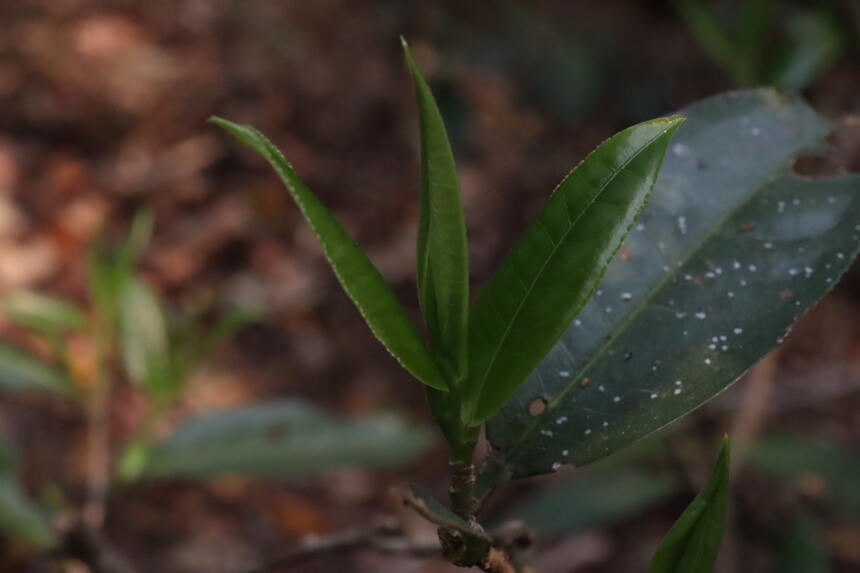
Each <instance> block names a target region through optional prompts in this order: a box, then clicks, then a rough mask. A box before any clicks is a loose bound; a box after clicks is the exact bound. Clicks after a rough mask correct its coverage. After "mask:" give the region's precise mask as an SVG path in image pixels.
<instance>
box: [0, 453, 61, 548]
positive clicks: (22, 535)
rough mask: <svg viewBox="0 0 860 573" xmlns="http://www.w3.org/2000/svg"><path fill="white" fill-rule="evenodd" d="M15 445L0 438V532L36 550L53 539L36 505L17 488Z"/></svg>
mask: <svg viewBox="0 0 860 573" xmlns="http://www.w3.org/2000/svg"><path fill="white" fill-rule="evenodd" d="M16 457H17V455H16V453H15V448H14V447H13V446H12V445H11V444H9V443H8V442H6V441H5V440H0V533H6V534H8V535H10V536H12V537H14V538H15V539H19V540H21V541H24V542H26V543H29V544H30V545H33V546H34V547H36V548H39V549H48V548H50V547H51V546H53V545H54V544H55V543H56V542H57V539H56V537H55V535H54V532H53V531H52V530H51V526H50V524H49V523H48V520H47V519H46V518H45V516H44V515H43V514H42V511H41V510H40V508H39V507H38V506H37V505H36V503H35V502H34V501H32V500H31V499H30V498H29V497H27V495H26V494H25V493H24V492H23V491H22V490H21V486H20V485H19V484H18V480H17V479H16V478H15V475H14V465H15V464H14V460H15V458H16Z"/></svg>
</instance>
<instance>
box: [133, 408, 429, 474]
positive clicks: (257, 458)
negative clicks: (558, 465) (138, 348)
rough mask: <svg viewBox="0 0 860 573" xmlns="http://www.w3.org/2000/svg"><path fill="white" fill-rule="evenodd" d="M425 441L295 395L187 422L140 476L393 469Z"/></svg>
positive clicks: (424, 435)
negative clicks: (332, 411) (321, 408)
mask: <svg viewBox="0 0 860 573" xmlns="http://www.w3.org/2000/svg"><path fill="white" fill-rule="evenodd" d="M428 443H429V434H428V432H427V431H426V430H424V429H423V428H418V427H415V426H409V425H407V424H406V423H404V422H403V421H402V420H401V419H399V418H397V417H394V416H389V415H368V416H364V417H360V418H356V419H353V420H339V419H336V418H333V417H332V416H329V415H327V414H325V413H324V412H321V411H319V410H317V409H316V408H314V407H313V406H311V405H310V404H307V403H305V402H302V401H299V400H281V401H270V402H267V403H265V404H257V405H251V406H246V407H243V408H237V409H233V410H229V411H224V412H213V413H209V414H204V415H202V416H200V417H198V418H195V419H192V420H189V421H188V422H186V423H185V424H183V425H182V426H180V427H179V428H178V429H177V430H176V432H175V433H174V434H173V435H171V436H170V437H168V438H167V439H166V440H165V441H163V442H161V443H160V444H157V445H156V446H155V447H154V448H153V449H152V450H150V451H149V452H148V454H147V455H146V456H145V458H146V459H145V460H144V461H142V462H138V466H139V468H140V471H141V472H142V474H141V475H142V476H144V477H187V478H205V477H210V476H214V475H220V474H243V475H265V476H282V477H297V476H304V475H311V474H314V473H318V472H322V471H326V470H330V469H333V468H341V467H350V466H361V467H392V466H397V465H400V464H404V463H406V462H408V461H410V460H411V459H412V458H413V457H414V456H415V455H416V454H417V453H418V452H420V451H421V450H422V449H424V448H425V447H426V446H427V445H428Z"/></svg>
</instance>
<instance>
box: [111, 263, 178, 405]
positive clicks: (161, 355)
mask: <svg viewBox="0 0 860 573" xmlns="http://www.w3.org/2000/svg"><path fill="white" fill-rule="evenodd" d="M120 336H121V344H122V358H123V364H124V366H125V371H126V374H127V375H128V377H129V379H131V381H132V382H134V383H135V384H137V385H138V386H140V387H142V388H145V389H146V390H147V392H148V393H150V394H156V393H159V392H160V391H162V390H166V388H165V386H172V384H173V381H172V380H171V377H170V354H169V352H170V350H169V348H168V339H167V325H166V320H165V317H164V312H163V310H162V308H161V303H160V302H159V300H158V299H157V298H156V296H155V294H154V293H153V292H152V290H151V289H150V288H149V286H148V285H147V284H146V283H144V282H143V281H142V280H140V279H137V278H134V277H129V278H128V279H127V280H126V281H124V284H123V286H122V292H121V294H120Z"/></svg>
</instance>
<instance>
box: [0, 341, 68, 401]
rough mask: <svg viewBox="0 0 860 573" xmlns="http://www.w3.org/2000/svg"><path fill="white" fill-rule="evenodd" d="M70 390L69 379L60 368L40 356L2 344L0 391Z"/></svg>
mask: <svg viewBox="0 0 860 573" xmlns="http://www.w3.org/2000/svg"><path fill="white" fill-rule="evenodd" d="M46 390H47V391H51V392H59V393H61V394H65V393H67V392H68V379H67V377H66V376H65V374H63V372H61V371H60V370H58V369H56V368H54V367H53V366H51V365H50V364H47V363H45V362H43V361H42V360H40V359H39V358H37V357H35V356H33V355H32V354H29V353H27V352H24V351H23V350H19V349H17V348H13V347H11V346H5V345H0V392H32V391H40V392H41V391H46Z"/></svg>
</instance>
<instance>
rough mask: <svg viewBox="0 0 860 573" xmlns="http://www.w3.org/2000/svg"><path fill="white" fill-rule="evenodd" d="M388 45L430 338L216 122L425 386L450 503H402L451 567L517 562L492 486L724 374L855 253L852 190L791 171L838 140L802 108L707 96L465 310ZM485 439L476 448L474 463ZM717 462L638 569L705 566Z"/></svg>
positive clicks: (570, 209)
mask: <svg viewBox="0 0 860 573" xmlns="http://www.w3.org/2000/svg"><path fill="white" fill-rule="evenodd" d="M404 49H405V52H406V60H407V63H408V67H409V70H410V72H411V75H412V78H413V80H414V84H415V91H416V94H417V108H418V115H419V125H420V139H421V193H420V218H419V225H418V240H417V285H418V301H419V306H420V308H421V314H422V316H423V319H424V324H425V327H426V340H427V342H426V343H425V340H424V337H423V336H422V335H421V334H420V333H419V331H418V330H417V329H416V327H415V326H414V325H413V324H412V323H411V322H410V320H409V319H408V317H407V314H406V312H405V310H404V309H403V307H402V306H401V305H400V303H399V302H398V301H397V299H396V298H395V296H394V294H393V292H392V290H391V288H390V287H389V286H388V285H387V284H386V282H385V281H384V279H383V277H382V275H381V274H380V273H379V271H378V270H377V269H376V268H375V267H374V266H373V264H372V263H371V261H370V260H369V259H368V257H367V256H366V255H365V254H364V252H363V251H362V250H361V249H360V248H359V247H358V246H357V245H356V243H355V242H354V241H353V240H352V239H351V238H350V236H349V235H348V234H347V233H346V231H345V230H344V229H343V228H342V227H341V226H340V224H339V223H338V222H337V221H336V220H335V219H334V217H333V216H332V215H331V214H330V213H329V211H328V210H327V209H326V208H325V207H324V206H323V204H322V203H321V202H320V201H319V199H317V198H316V196H315V195H314V194H313V193H312V192H311V191H310V190H309V189H308V188H307V187H306V186H305V184H304V183H302V181H301V180H300V179H299V177H298V176H297V174H296V173H295V171H294V170H293V168H292V167H291V166H290V164H289V163H288V162H287V161H286V160H285V159H284V157H283V155H282V154H281V153H280V151H279V150H278V149H277V148H276V147H275V146H274V145H273V144H272V143H271V142H270V141H269V140H268V139H266V138H265V137H264V136H263V135H262V134H261V133H260V132H259V131H257V130H256V129H254V128H253V127H250V126H247V125H239V124H236V123H232V122H230V121H227V120H225V119H220V118H213V119H212V121H213V122H214V123H215V124H217V125H219V126H220V127H222V128H224V129H225V130H227V131H228V132H230V133H231V134H232V135H234V136H235V137H236V138H238V139H239V140H240V141H242V142H244V143H245V144H247V145H249V146H250V147H251V148H253V149H254V150H256V151H257V152H258V153H259V154H260V155H262V156H263V157H264V158H265V159H266V160H267V161H268V162H269V163H270V164H271V166H272V167H273V168H274V169H275V171H276V172H277V174H278V175H279V176H280V178H281V179H282V181H283V183H284V184H285V186H286V188H287V190H288V192H289V193H290V194H291V196H292V197H293V199H294V200H295V202H296V204H297V205H298V207H299V209H300V211H301V212H302V214H303V215H304V217H305V219H306V220H307V222H308V223H309V224H310V226H311V227H312V229H313V230H314V232H315V234H316V236H317V238H318V239H319V242H320V243H321V245H322V248H323V252H324V254H325V256H326V258H327V259H328V262H329V263H330V264H331V266H332V268H333V269H334V272H335V275H336V277H337V279H338V281H339V282H340V284H341V285H342V286H343V288H344V290H345V291H346V293H347V295H348V296H349V297H350V298H351V299H352V301H353V302H354V303H355V305H356V307H357V308H358V310H359V312H360V313H361V315H362V316H363V318H364V319H365V321H366V322H367V324H368V326H369V327H370V329H371V331H372V332H373V334H374V335H375V336H376V337H377V338H378V339H379V340H380V342H381V343H382V344H383V345H384V346H385V347H386V348H387V350H388V351H389V352H390V353H391V355H392V356H393V357H394V358H395V359H396V360H397V361H398V362H399V363H400V364H401V366H403V368H404V369H405V370H406V371H408V372H409V373H410V374H411V375H412V376H413V377H414V378H416V379H417V380H419V381H420V382H422V383H423V384H424V385H425V387H426V388H425V389H426V392H427V398H428V404H429V407H430V410H431V412H432V414H433V416H434V418H435V419H436V421H437V422H438V425H439V428H440V430H441V433H442V434H443V435H444V437H445V439H446V441H447V443H448V447H449V453H450V479H451V485H450V496H451V505H450V509H449V508H447V507H445V506H444V505H443V504H441V503H439V502H438V501H435V500H434V499H432V497H430V496H429V495H428V494H426V493H425V492H424V491H423V490H421V489H419V488H417V487H413V488H412V492H411V494H409V495H408V496H407V498H406V502H407V503H408V504H410V505H412V506H413V507H414V508H415V509H416V510H418V511H419V512H420V513H421V514H422V515H424V516H425V517H427V518H428V519H430V520H431V521H433V522H434V523H437V524H438V525H439V526H440V541H441V544H442V548H443V552H444V554H445V556H446V557H447V558H448V559H449V560H451V561H452V562H453V563H455V564H457V565H461V566H478V567H481V568H482V569H484V570H485V571H513V570H515V568H516V567H517V555H516V551H515V544H512V543H505V542H504V541H503V540H502V539H501V538H500V537H494V536H492V535H490V534H488V533H487V531H486V530H485V528H484V527H483V526H482V525H481V523H480V519H479V517H480V512H481V509H482V506H483V504H484V501H485V500H486V498H487V497H488V496H489V494H490V493H491V492H492V491H493V489H494V488H495V487H496V486H498V485H499V484H501V483H503V482H504V481H506V480H509V479H512V478H518V477H525V476H530V475H536V474H543V473H549V472H554V471H556V470H557V469H559V468H560V467H561V466H562V465H564V464H569V463H571V464H576V465H577V466H582V465H585V464H588V463H590V462H593V461H595V460H597V459H599V458H602V457H605V456H607V455H609V454H612V453H613V452H615V451H617V450H619V449H620V448H622V447H624V446H626V445H628V444H630V443H631V442H633V441H635V440H637V439H639V438H641V437H643V436H646V435H648V434H650V433H652V432H654V431H656V430H658V429H660V428H661V427H663V426H665V425H667V424H669V423H670V422H672V421H673V420H675V419H677V418H679V417H681V416H683V415H684V414H686V413H688V412H690V411H692V410H693V409H695V408H696V407H698V406H699V405H701V404H702V403H704V402H705V401H707V400H708V399H710V398H712V397H713V396H715V395H716V394H718V393H720V392H721V391H722V390H724V389H725V388H726V387H727V386H728V385H729V384H731V383H732V382H733V381H734V380H736V379H738V378H739V377H740V376H741V375H742V374H743V373H744V372H745V371H746V370H747V369H748V368H749V367H750V366H751V365H753V364H754V363H755V362H756V361H757V360H758V359H759V358H761V357H762V356H763V355H764V354H765V353H767V352H768V351H769V350H770V349H771V348H772V347H773V346H775V345H776V344H778V343H779V342H781V340H782V338H783V337H784V336H785V334H786V332H787V330H788V329H789V328H790V327H791V325H792V324H793V322H794V321H795V320H796V319H797V318H798V317H799V316H800V315H801V314H802V313H803V311H804V310H806V309H807V308H809V307H810V306H812V305H813V304H814V303H815V302H816V301H817V300H818V299H819V298H820V297H821V296H822V295H823V294H824V293H825V292H827V291H828V290H829V289H830V288H831V287H832V286H833V284H835V282H836V280H837V279H838V277H839V276H840V274H841V273H842V272H843V271H844V270H845V269H846V267H847V265H848V263H849V261H850V260H851V259H852V258H853V256H854V254H855V253H856V251H857V245H858V235H860V224H858V221H860V219H858V215H860V196H858V190H860V180H858V178H857V177H856V176H853V175H849V174H842V175H838V176H833V177H827V178H811V177H805V176H801V175H798V174H796V173H795V172H794V170H793V166H794V162H795V160H796V159H797V158H798V157H799V156H800V155H802V154H804V153H809V150H815V152H817V153H823V152H824V148H823V147H822V143H823V142H824V140H825V137H826V136H827V135H828V134H829V133H830V132H831V131H832V129H833V125H832V124H831V123H830V122H828V121H827V120H825V119H823V118H821V117H820V116H818V115H817V114H815V113H814V112H813V111H812V110H811V109H810V108H808V107H807V106H806V105H805V104H804V103H803V102H802V101H800V100H799V99H797V98H794V97H787V96H783V95H780V94H778V93H776V92H774V91H770V90H750V91H743V92H735V93H731V94H727V95H722V96H716V97H712V98H709V99H707V100H705V101H703V102H700V103H697V104H694V105H692V106H690V107H688V108H686V109H684V110H682V111H681V113H680V114H679V115H675V116H670V117H665V118H659V119H655V120H651V121H646V122H644V123H640V124H638V125H635V126H633V127H630V128H628V129H626V130H624V131H622V132H620V133H618V134H616V135H614V136H613V137H611V138H609V139H608V140H606V141H605V142H603V143H602V144H601V145H600V146H598V147H597V148H596V149H595V150H594V151H593V152H592V153H591V154H590V155H589V156H588V157H586V158H585V159H584V160H583V161H582V162H581V163H580V164H579V165H578V166H577V167H576V168H575V169H573V171H571V172H570V173H569V174H568V175H567V176H566V177H565V178H564V179H563V180H562V182H561V183H560V184H559V185H558V187H556V189H555V190H554V191H553V193H552V194H551V196H550V198H549V199H548V201H547V203H546V205H545V206H544V207H543V209H542V210H541V211H540V213H539V214H538V215H537V217H536V219H535V221H534V222H533V223H532V224H531V225H530V226H529V227H528V228H527V229H526V230H525V232H524V233H523V234H522V236H520V238H519V239H517V241H516V242H515V243H514V245H513V247H512V248H511V250H510V252H509V253H508V254H507V256H506V257H505V259H504V260H503V261H502V263H501V264H500V265H499V267H498V269H497V270H496V272H495V274H494V275H493V276H492V277H491V278H490V280H489V281H488V283H487V284H486V285H485V286H484V287H483V288H482V289H481V290H480V292H479V294H478V296H477V297H476V300H475V301H474V303H473V304H471V305H470V304H469V300H470V293H469V277H468V249H467V244H466V231H465V225H464V218H463V209H462V206H461V202H460V197H459V190H458V183H457V176H456V170H455V165H454V158H453V155H452V152H451V149H450V146H449V144H448V140H447V135H446V131H445V126H444V124H443V121H442V117H441V115H440V113H439V110H438V108H437V106H436V104H435V102H434V99H433V95H432V93H431V91H430V88H429V87H428V84H427V83H426V82H425V81H424V79H423V78H422V76H421V74H420V72H419V70H418V68H417V66H416V64H415V62H414V60H413V58H412V56H411V55H410V52H409V49H408V47H407V46H406V44H405V42H404ZM685 119H686V121H685ZM682 122H684V124H683V125H682ZM670 141H671V145H670ZM667 150H668V153H667ZM664 155H665V161H664ZM661 165H662V170H661ZM658 174H659V177H658ZM652 190H653V198H651V200H650V202H649V203H648V205H647V207H646V206H645V204H646V201H648V198H649V196H650V195H652ZM643 207H644V209H643ZM631 231H632V232H631ZM616 255H618V256H616ZM482 427H484V428H485V429H486V435H487V440H488V442H489V444H490V446H491V451H490V453H489V455H488V456H487V458H486V459H484V460H483V462H482V463H481V465H480V468H479V469H476V464H475V461H476V460H475V457H476V456H475V450H476V446H477V444H478V437H479V433H480V431H481V428H482ZM727 466H728V449H727V445H726V444H724V447H723V451H722V453H721V455H720V457H719V460H718V463H717V466H716V468H715V471H714V475H713V477H712V479H711V481H710V482H709V483H708V485H707V486H706V487H705V488H704V490H703V491H702V493H701V494H700V496H699V497H698V498H696V500H694V501H693V503H692V504H691V505H690V507H689V508H688V510H687V511H686V512H685V513H684V514H683V515H682V516H681V518H680V519H679V521H678V523H677V524H676V525H675V527H673V528H672V530H671V531H670V532H669V534H668V535H667V537H666V539H665V540H664V542H663V544H662V545H661V547H660V549H659V550H658V552H657V554H656V555H655V558H654V562H653V563H652V571H653V572H655V573H657V572H660V573H663V572H676V573H682V572H683V573H691V572H699V571H702V572H704V571H708V570H710V568H711V566H712V564H713V562H714V559H715V557H716V552H717V547H718V545H719V539H720V535H721V531H722V522H723V519H724V517H725V510H726V507H727V504H728V501H727V499H728V498H727V476H728V473H727Z"/></svg>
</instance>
